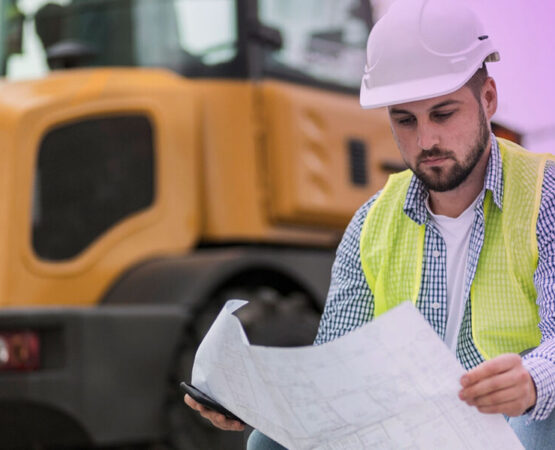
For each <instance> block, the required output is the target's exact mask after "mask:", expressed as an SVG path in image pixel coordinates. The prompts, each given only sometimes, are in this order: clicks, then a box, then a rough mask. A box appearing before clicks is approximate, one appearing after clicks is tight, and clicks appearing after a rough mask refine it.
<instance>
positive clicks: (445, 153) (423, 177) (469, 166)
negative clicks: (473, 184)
mask: <svg viewBox="0 0 555 450" xmlns="http://www.w3.org/2000/svg"><path fill="white" fill-rule="evenodd" d="M478 110H479V113H478V114H479V116H478V120H479V122H480V130H479V132H478V135H477V136H476V141H475V142H474V145H473V146H472V151H471V152H470V153H469V154H468V156H467V157H466V158H465V160H464V161H462V162H459V161H457V159H456V158H455V156H454V153H453V152H452V151H449V150H442V149H440V148H438V147H433V148H431V149H430V150H423V151H422V153H421V154H420V155H419V156H418V158H417V160H416V166H415V167H411V169H412V171H413V172H414V174H415V175H416V176H417V177H418V178H419V179H420V181H422V183H423V184H424V186H425V187H426V188H427V189H428V190H431V191H436V192H446V191H450V190H452V189H455V188H456V187H458V186H460V185H461V184H462V182H463V181H464V180H466V179H467V178H468V176H469V175H470V174H471V173H472V171H473V170H474V167H476V164H478V161H480V158H481V157H482V155H483V154H484V151H485V150H486V146H487V144H488V139H489V136H490V133H489V129H488V126H487V120H486V116H485V114H484V111H483V110H482V107H481V105H479V106H478ZM429 158H449V159H452V160H453V161H455V165H454V166H452V167H451V168H449V169H446V168H444V167H431V168H430V171H429V172H424V171H422V170H421V169H420V163H421V162H422V161H423V160H426V159H429ZM430 172H431V173H430Z"/></svg>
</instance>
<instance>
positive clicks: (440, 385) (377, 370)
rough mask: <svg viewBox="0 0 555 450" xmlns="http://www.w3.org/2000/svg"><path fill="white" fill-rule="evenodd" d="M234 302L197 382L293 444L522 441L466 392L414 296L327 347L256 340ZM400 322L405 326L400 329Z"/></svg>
mask: <svg viewBox="0 0 555 450" xmlns="http://www.w3.org/2000/svg"><path fill="white" fill-rule="evenodd" d="M245 303H247V302H245V301H242V300H230V301H228V302H227V303H226V304H225V305H224V307H223V309H222V311H221V312H220V314H219V315H218V317H217V319H216V320H215V322H214V324H213V325H212V327H211V328H210V330H209V331H208V333H207V335H206V337H205V338H204V340H203V341H202V343H201V345H200V346H199V348H198V350H197V354H196V357H195V363H194V367H193V375H192V384H193V385H194V386H196V387H197V388H198V389H200V390H201V391H203V392H205V393H206V394H208V395H209V396H211V397H212V398H214V399H215V400H216V401H217V402H219V403H221V404H222V405H223V406H225V407H226V408H227V409H228V410H230V411H231V412H233V413H234V414H235V415H237V416H238V417H240V418H241V419H242V420H243V421H244V422H246V423H248V424H249V425H251V426H253V427H254V428H256V429H258V430H259V431H261V432H262V433H264V434H266V435H267V436H269V437H271V438H272V439H274V440H276V441H277V442H279V443H280V444H282V445H283V446H285V447H287V448H289V449H300V450H304V449H326V450H343V449H344V450H356V449H368V448H373V449H426V450H429V449H445V448H449V449H450V450H454V449H494V450H495V449H499V450H510V449H523V448H524V447H523V446H522V445H521V444H520V442H519V440H518V438H517V437H516V435H515V434H514V432H513V431H512V429H511V428H510V426H509V425H508V424H507V422H506V421H505V419H504V418H503V416H502V415H500V414H497V415H486V414H481V413H479V412H478V411H477V410H476V409H475V408H472V407H470V406H468V405H466V404H465V403H463V402H462V401H461V400H459V398H458V391H459V389H460V384H459V379H460V377H461V376H462V374H463V373H464V369H463V368H462V367H461V365H460V364H459V362H458V361H457V360H456V358H455V356H454V355H452V354H451V352H450V351H449V349H448V348H447V347H446V346H445V344H444V343H443V342H442V341H441V339H440V338H439V337H438V336H437V335H436V333H435V332H434V331H433V330H432V328H431V327H430V326H429V325H428V323H427V322H426V320H425V319H424V318H423V317H422V315H421V314H420V313H419V312H418V310H417V309H416V308H415V307H414V306H413V305H412V304H411V303H410V302H406V303H404V304H402V305H401V306H399V307H397V308H395V309H393V310H391V311H389V312H388V313H386V314H383V315H381V316H380V317H379V318H377V319H376V320H374V321H373V322H370V323H368V324H366V325H364V326H362V327H360V328H358V329H357V330H355V331H353V332H351V333H349V334H347V335H345V336H343V337H341V338H338V339H336V340H334V341H332V342H329V343H326V344H322V345H319V346H309V347H297V348H277V347H262V346H255V345H249V342H248V339H247V337H246V335H245V332H244V330H243V328H242V326H241V323H240V321H239V319H238V318H237V317H235V316H234V315H233V314H232V313H233V312H234V311H235V310H237V309H238V308H240V307H241V306H243V305H244V304H245ZM401 330H402V331H401Z"/></svg>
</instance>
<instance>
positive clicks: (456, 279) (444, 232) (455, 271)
mask: <svg viewBox="0 0 555 450" xmlns="http://www.w3.org/2000/svg"><path fill="white" fill-rule="evenodd" d="M479 197H480V195H478V197H476V200H474V201H473V202H472V204H471V205H470V206H469V207H468V208H467V209H466V210H465V211H463V212H462V213H461V215H460V216H459V217H447V216H441V215H437V214H434V213H433V212H432V211H431V210H430V207H429V205H428V202H427V201H426V208H428V212H429V213H430V215H431V217H432V221H433V222H434V223H435V225H436V228H437V229H438V231H439V232H440V233H441V236H442V237H443V240H444V241H445V245H446V248H447V268H446V270H447V326H446V329H445V339H444V341H445V343H446V344H447V346H448V347H449V348H450V349H451V351H452V352H453V353H456V351H457V337H458V335H459V330H460V327H461V322H462V319H463V316H464V307H465V299H464V279H465V276H466V263H467V260H468V247H469V245H470V231H471V229H472V223H473V222H474V217H475V215H476V211H475V209H474V208H475V206H476V203H477V202H478V198H479Z"/></svg>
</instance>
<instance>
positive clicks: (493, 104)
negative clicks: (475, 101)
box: [481, 77, 497, 120]
mask: <svg viewBox="0 0 555 450" xmlns="http://www.w3.org/2000/svg"><path fill="white" fill-rule="evenodd" d="M481 100H482V107H483V108H484V111H485V113H486V116H487V118H488V120H491V118H492V116H493V115H494V114H495V111H497V86H496V85H495V80H494V79H493V78H491V77H487V78H486V81H484V85H483V86H482V95H481Z"/></svg>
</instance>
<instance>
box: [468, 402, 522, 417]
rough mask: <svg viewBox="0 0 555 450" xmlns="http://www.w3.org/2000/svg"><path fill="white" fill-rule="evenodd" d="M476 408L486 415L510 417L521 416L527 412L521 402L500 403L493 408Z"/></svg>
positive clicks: (492, 406)
mask: <svg viewBox="0 0 555 450" xmlns="http://www.w3.org/2000/svg"><path fill="white" fill-rule="evenodd" d="M476 408H477V409H478V411H480V412H481V413H484V414H505V415H506V416H510V417H517V416H520V415H521V414H522V413H523V412H524V411H525V409H523V408H522V403H521V402H519V401H510V402H505V403H498V404H496V405H491V406H477V407H476Z"/></svg>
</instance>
